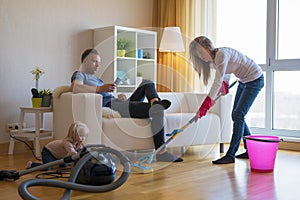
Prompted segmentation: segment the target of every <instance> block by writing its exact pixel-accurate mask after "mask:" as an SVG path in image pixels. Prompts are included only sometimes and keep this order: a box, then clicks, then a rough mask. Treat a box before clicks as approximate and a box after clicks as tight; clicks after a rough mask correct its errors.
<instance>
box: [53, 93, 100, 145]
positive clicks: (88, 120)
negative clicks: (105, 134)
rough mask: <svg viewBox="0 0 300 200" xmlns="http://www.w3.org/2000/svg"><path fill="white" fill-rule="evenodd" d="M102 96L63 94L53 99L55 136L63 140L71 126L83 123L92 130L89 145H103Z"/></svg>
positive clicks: (87, 141) (88, 140) (88, 139)
mask: <svg viewBox="0 0 300 200" xmlns="http://www.w3.org/2000/svg"><path fill="white" fill-rule="evenodd" d="M101 108H102V96H101V95H99V94H93V93H78V94H73V93H72V92H66V93H62V94H61V95H59V96H55V97H53V132H54V133H53V136H54V139H62V138H64V137H66V136H67V134H68V130H69V126H70V125H71V124H72V123H73V122H74V121H81V122H83V123H85V124H87V126H88V127H89V129H90V133H89V136H88V137H87V140H86V143H87V144H101V143H102V140H101V133H102V109H101Z"/></svg>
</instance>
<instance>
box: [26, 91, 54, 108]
mask: <svg viewBox="0 0 300 200" xmlns="http://www.w3.org/2000/svg"><path fill="white" fill-rule="evenodd" d="M31 93H32V107H33V108H39V107H49V106H50V105H51V101H52V91H51V90H50V89H47V90H46V89H42V90H37V89H36V88H32V89H31Z"/></svg>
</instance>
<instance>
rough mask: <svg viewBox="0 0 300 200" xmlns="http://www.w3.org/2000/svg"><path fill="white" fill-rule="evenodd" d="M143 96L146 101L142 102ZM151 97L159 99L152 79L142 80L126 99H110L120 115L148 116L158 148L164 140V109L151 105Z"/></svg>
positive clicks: (141, 117)
mask: <svg viewBox="0 0 300 200" xmlns="http://www.w3.org/2000/svg"><path fill="white" fill-rule="evenodd" d="M145 98H147V100H148V102H144V99H145ZM153 98H158V99H159V100H160V98H159V96H158V94H157V91H156V89H155V84H154V83H153V82H152V81H149V80H143V82H142V83H141V84H140V85H139V87H138V88H137V89H136V90H135V91H134V92H133V94H132V95H131V96H130V98H129V99H128V100H127V101H119V100H118V99H114V100H112V102H111V108H112V109H113V110H116V111H118V112H119V113H120V114H121V116H122V117H132V118H140V119H147V118H150V119H151V130H152V133H153V140H154V144H155V149H158V148H159V147H160V146H161V145H162V144H164V142H165V139H164V110H163V109H162V107H159V106H151V104H150V100H151V99H153Z"/></svg>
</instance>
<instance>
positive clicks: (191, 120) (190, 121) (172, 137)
mask: <svg viewBox="0 0 300 200" xmlns="http://www.w3.org/2000/svg"><path fill="white" fill-rule="evenodd" d="M237 82H238V79H237V80H236V81H234V82H233V83H231V84H230V85H229V86H228V89H230V88H232V87H233V86H234V85H235V84H236V83H237ZM221 96H223V94H220V95H219V96H217V97H216V98H215V99H214V101H217V100H218V99H219V98H220V97H221ZM195 119H196V115H195V116H194V117H193V118H192V119H190V120H189V121H188V122H187V123H186V124H185V125H183V126H182V127H181V128H180V129H175V130H174V131H173V132H172V133H171V134H170V136H171V137H170V138H169V140H170V139H171V140H172V139H174V138H175V137H176V136H177V135H178V133H180V132H182V131H183V130H184V129H186V128H187V127H188V126H189V125H190V124H192V123H193V122H194V121H195ZM167 143H168V141H167V142H166V143H165V144H167Z"/></svg>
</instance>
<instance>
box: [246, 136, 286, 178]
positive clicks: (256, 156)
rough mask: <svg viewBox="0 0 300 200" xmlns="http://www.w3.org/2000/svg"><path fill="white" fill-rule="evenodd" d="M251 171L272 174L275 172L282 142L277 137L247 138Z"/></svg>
mask: <svg viewBox="0 0 300 200" xmlns="http://www.w3.org/2000/svg"><path fill="white" fill-rule="evenodd" d="M244 139H246V144H247V149H248V155H249V160H250V167H251V171H256V172H272V171H273V170H274V165H275V159H276V154H277V150H278V144H279V142H281V141H282V139H281V138H279V137H277V136H264V135H250V136H245V137H244Z"/></svg>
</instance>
